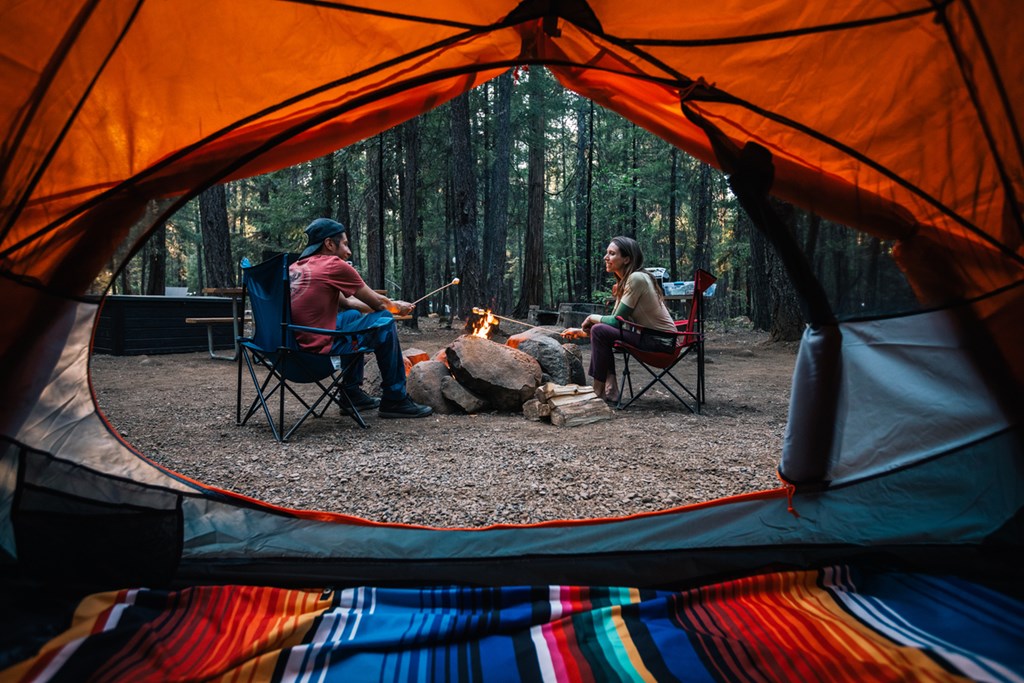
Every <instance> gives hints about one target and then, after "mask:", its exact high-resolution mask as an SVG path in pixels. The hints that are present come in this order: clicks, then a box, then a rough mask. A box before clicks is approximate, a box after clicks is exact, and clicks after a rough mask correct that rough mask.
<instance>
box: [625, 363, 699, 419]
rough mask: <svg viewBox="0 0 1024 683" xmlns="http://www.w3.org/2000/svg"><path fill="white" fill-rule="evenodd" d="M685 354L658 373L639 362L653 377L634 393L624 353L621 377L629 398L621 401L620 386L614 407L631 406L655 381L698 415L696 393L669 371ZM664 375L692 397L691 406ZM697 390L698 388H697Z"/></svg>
mask: <svg viewBox="0 0 1024 683" xmlns="http://www.w3.org/2000/svg"><path fill="white" fill-rule="evenodd" d="M685 356H686V354H685V353H684V354H683V355H682V356H679V358H678V359H677V360H676V362H675V363H673V364H672V365H670V366H669V367H667V368H665V369H664V370H662V371H661V372H660V373H655V372H654V371H653V370H651V368H649V367H648V366H647V365H645V364H644V363H640V367H642V368H643V369H644V370H646V371H647V372H648V373H649V374H650V375H651V377H652V378H653V379H651V381H650V382H648V383H647V384H646V385H644V387H643V388H642V389H640V391H638V392H636V393H634V392H633V380H632V376H631V374H630V371H629V359H630V356H629V354H624V357H623V366H622V379H623V384H627V383H628V384H629V400H628V401H627V402H626V403H624V404H623V403H622V389H621V388H620V390H619V401H618V403H617V404H616V406H615V407H616V408H619V409H625V408H628V407H629V406H631V405H632V404H633V402H634V401H636V400H637V399H638V398H640V397H641V396H643V395H644V394H645V393H647V390H648V389H650V388H651V387H652V386H654V385H655V383H657V384H660V385H661V386H663V387H665V390H666V391H668V393H670V394H672V396H673V397H675V399H676V400H677V401H679V402H680V403H682V404H683V405H684V406H685V407H686V409H687V410H689V411H690V412H691V413H695V414H698V415H699V414H700V401H699V400H698V398H697V394H695V393H694V392H692V391H690V389H689V388H687V386H686V385H685V384H683V383H682V382H680V381H679V379H678V378H677V377H676V376H675V375H673V374H672V372H671V370H672V369H673V368H675V366H676V365H677V364H678V363H679V361H680V360H682V359H683V358H684V357H685ZM666 375H667V376H668V377H669V378H671V379H672V381H673V382H675V383H676V384H677V385H678V386H679V387H680V388H681V389H682V390H683V393H685V394H687V395H689V397H690V398H691V399H693V402H694V405H693V406H691V405H690V404H689V403H688V402H687V401H686V400H685V399H684V398H683V397H682V396H681V395H680V394H678V393H676V391H675V390H674V389H673V388H672V387H671V386H669V385H668V383H666V382H665V380H664V378H665V376H666ZM698 381H699V380H698ZM698 391H699V388H698ZM694 406H695V407H694Z"/></svg>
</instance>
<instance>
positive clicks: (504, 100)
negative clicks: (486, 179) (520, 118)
mask: <svg viewBox="0 0 1024 683" xmlns="http://www.w3.org/2000/svg"><path fill="white" fill-rule="evenodd" d="M494 110H495V111H494V114H495V116H494V119H495V121H494V123H495V130H494V165H493V166H492V168H491V173H490V181H491V190H490V196H489V201H488V210H487V214H486V216H485V217H484V244H485V245H486V251H485V254H484V258H485V260H484V277H485V278H486V285H485V292H484V294H485V300H486V301H487V303H488V307H489V308H491V309H493V310H497V311H501V312H506V311H507V308H508V301H506V300H505V297H504V296H503V294H504V287H503V286H502V284H503V281H504V279H505V250H506V249H507V248H508V205H509V169H510V168H511V167H512V72H511V70H510V71H506V72H505V73H504V74H502V75H501V76H499V77H498V79H497V93H496V99H495V103H494Z"/></svg>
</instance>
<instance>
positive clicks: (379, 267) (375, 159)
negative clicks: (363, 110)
mask: <svg viewBox="0 0 1024 683" xmlns="http://www.w3.org/2000/svg"><path fill="white" fill-rule="evenodd" d="M383 136H384V134H383V133H381V134H380V135H378V136H377V138H376V139H375V140H373V141H372V142H371V144H368V145H367V146H366V178H367V182H366V195H365V198H366V272H365V276H364V278H363V279H364V280H365V281H366V284H368V285H369V286H370V287H371V288H372V289H384V268H383V260H384V240H383V239H381V233H382V232H383V229H384V226H383V215H382V214H383V211H384V207H383V206H382V199H383V198H382V196H381V195H382V189H383V188H382V187H381V181H382V177H381V176H382V164H383V162H384V160H383V158H382V156H383Z"/></svg>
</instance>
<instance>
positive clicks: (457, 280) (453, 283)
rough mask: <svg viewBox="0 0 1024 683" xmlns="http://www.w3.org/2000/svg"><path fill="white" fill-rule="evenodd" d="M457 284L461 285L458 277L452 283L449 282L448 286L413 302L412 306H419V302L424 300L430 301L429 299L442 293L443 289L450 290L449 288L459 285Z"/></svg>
mask: <svg viewBox="0 0 1024 683" xmlns="http://www.w3.org/2000/svg"><path fill="white" fill-rule="evenodd" d="M457 284H459V278H457V277H456V278H452V281H451V282H449V283H448V284H446V285H443V286H441V287H438V288H437V289H435V290H434V291H433V292H431V293H430V294H427V295H425V296H421V297H420V298H419V299H416V301H413V302H412V305H413V306H415V305H416V304H418V303H419V302H421V301H423V300H424V299H428V298H430V297H432V296H434V295H435V294H437V293H438V292H440V291H441V290H442V289H448V288H449V287H451V286H452V285H457Z"/></svg>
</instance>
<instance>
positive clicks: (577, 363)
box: [562, 344, 587, 384]
mask: <svg viewBox="0 0 1024 683" xmlns="http://www.w3.org/2000/svg"><path fill="white" fill-rule="evenodd" d="M562 348H563V349H565V357H566V358H567V359H568V360H569V381H568V382H566V384H586V383H587V373H586V370H585V369H584V368H583V349H581V348H580V347H579V346H577V345H576V344H562Z"/></svg>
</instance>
